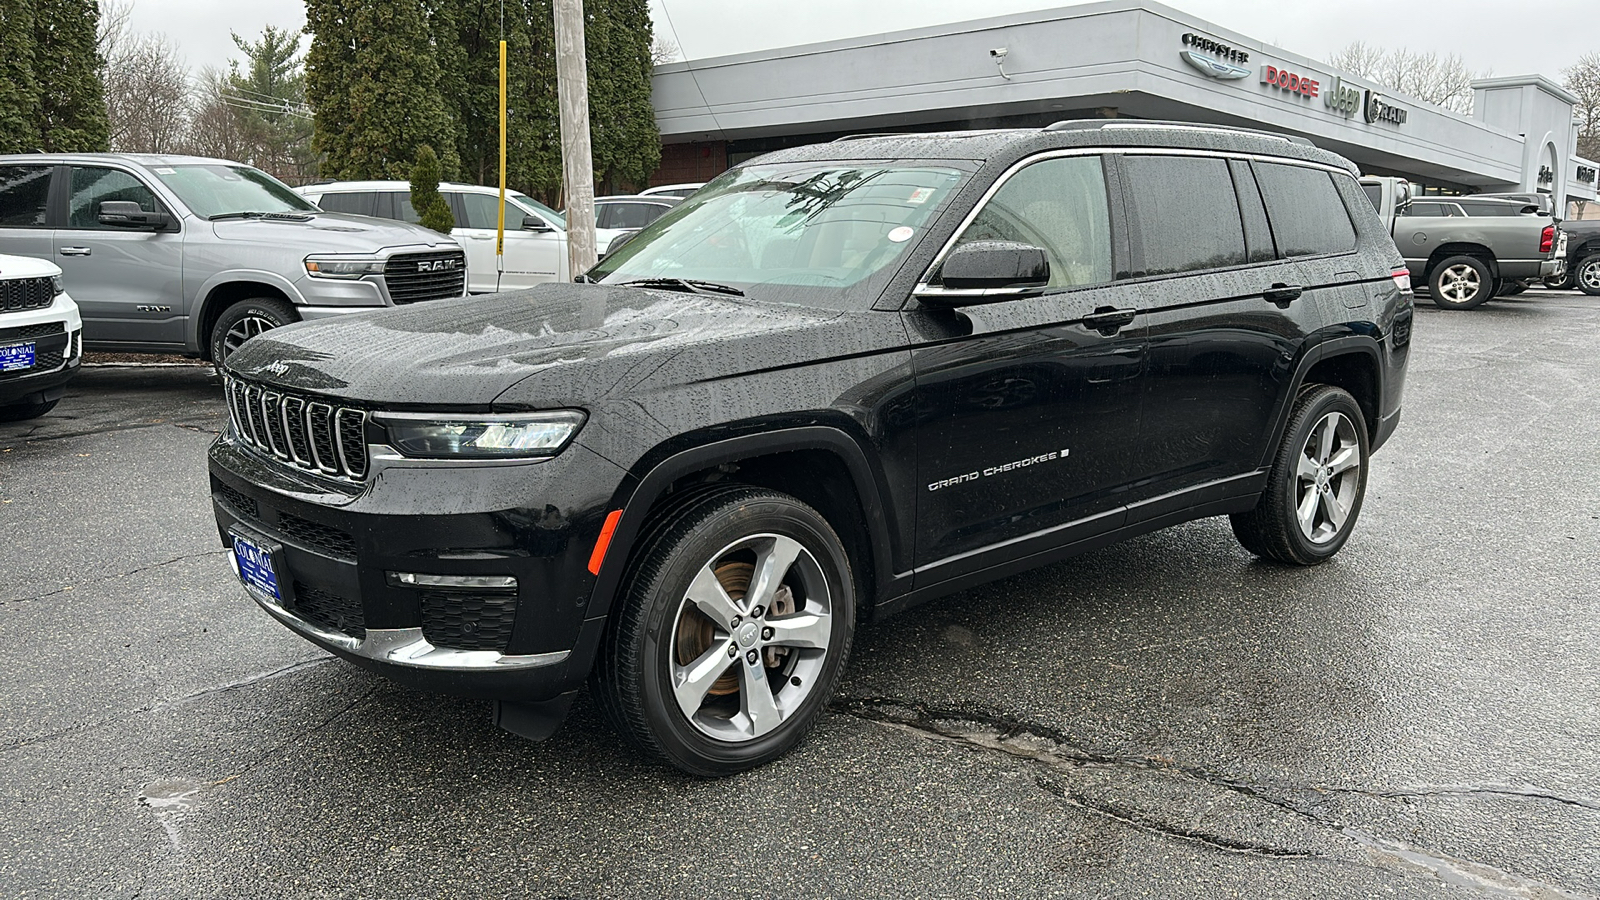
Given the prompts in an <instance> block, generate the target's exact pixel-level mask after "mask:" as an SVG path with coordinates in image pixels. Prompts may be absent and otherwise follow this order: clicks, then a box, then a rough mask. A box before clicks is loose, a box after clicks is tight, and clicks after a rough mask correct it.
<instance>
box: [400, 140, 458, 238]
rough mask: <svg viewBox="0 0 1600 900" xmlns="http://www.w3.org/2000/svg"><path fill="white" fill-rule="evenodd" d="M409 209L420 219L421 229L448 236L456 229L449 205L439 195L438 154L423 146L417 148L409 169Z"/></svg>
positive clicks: (454, 218) (442, 196) (425, 145)
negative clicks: (429, 229) (430, 229)
mask: <svg viewBox="0 0 1600 900" xmlns="http://www.w3.org/2000/svg"><path fill="white" fill-rule="evenodd" d="M411 208H412V209H415V210H416V211H417V215H419V216H421V217H422V227H424V228H432V229H433V230H434V231H437V232H439V233H440V234H449V233H450V229H452V228H454V227H456V217H455V215H454V214H453V213H451V212H450V204H449V203H448V202H447V201H446V200H445V199H444V195H443V194H441V193H439V154H437V153H435V152H433V148H432V147H430V146H428V145H427V144H423V145H422V146H421V147H418V148H417V164H416V165H415V166H413V167H412V169H411Z"/></svg>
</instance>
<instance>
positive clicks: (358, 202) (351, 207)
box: [317, 191, 378, 216]
mask: <svg viewBox="0 0 1600 900" xmlns="http://www.w3.org/2000/svg"><path fill="white" fill-rule="evenodd" d="M317 205H318V206H320V207H322V208H323V209H325V210H327V211H328V212H342V213H355V214H356V215H358V216H371V215H376V214H377V212H378V193H377V192H376V191H340V192H339V193H337V194H323V195H322V202H320V203H318V204H317Z"/></svg>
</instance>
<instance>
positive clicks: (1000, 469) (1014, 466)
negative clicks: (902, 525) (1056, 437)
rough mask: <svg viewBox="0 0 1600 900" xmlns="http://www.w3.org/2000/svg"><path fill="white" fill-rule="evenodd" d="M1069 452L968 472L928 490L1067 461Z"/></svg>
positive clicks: (1047, 454)
mask: <svg viewBox="0 0 1600 900" xmlns="http://www.w3.org/2000/svg"><path fill="white" fill-rule="evenodd" d="M1069 452H1071V451H1070V450H1061V451H1055V450H1051V451H1050V452H1049V453H1041V454H1039V455H1038V456H1030V457H1028V458H1027V459H1016V460H1012V461H1011V462H1008V463H1001V464H1000V465H998V466H990V467H988V468H987V469H978V470H975V471H972V472H968V473H966V474H965V475H957V476H955V477H954V478H946V479H944V480H943V481H935V482H934V483H932V484H930V485H928V490H930V491H937V490H942V489H944V488H949V487H955V486H956V485H958V484H967V483H969V482H973V481H977V480H978V479H980V478H992V477H994V476H996V475H1004V474H1006V473H1008V472H1016V471H1020V470H1022V469H1026V468H1028V467H1029V466H1037V465H1042V464H1044V463H1047V462H1052V461H1054V460H1058V459H1066V458H1067V454H1068V453H1069Z"/></svg>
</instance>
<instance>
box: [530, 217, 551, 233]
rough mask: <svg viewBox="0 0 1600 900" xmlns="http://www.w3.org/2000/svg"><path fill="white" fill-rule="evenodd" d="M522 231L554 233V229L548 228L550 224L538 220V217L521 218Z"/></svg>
mask: <svg viewBox="0 0 1600 900" xmlns="http://www.w3.org/2000/svg"><path fill="white" fill-rule="evenodd" d="M522 230H523V231H539V232H550V231H555V229H554V228H551V227H550V223H549V222H546V221H545V220H543V219H541V218H539V217H538V216H523V217H522Z"/></svg>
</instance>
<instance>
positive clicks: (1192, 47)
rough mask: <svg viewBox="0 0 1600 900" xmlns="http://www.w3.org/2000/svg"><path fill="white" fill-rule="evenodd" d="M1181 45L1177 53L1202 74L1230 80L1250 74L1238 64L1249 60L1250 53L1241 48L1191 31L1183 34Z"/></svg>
mask: <svg viewBox="0 0 1600 900" xmlns="http://www.w3.org/2000/svg"><path fill="white" fill-rule="evenodd" d="M1183 47H1184V49H1182V50H1180V51H1178V55H1179V56H1181V57H1183V61H1184V62H1186V63H1188V64H1189V65H1191V66H1194V67H1195V68H1196V69H1198V70H1199V71H1200V72H1201V74H1203V75H1206V76H1209V77H1211V78H1220V79H1222V80H1223V81H1232V80H1234V79H1236V78H1244V77H1246V76H1247V75H1249V74H1250V70H1249V69H1247V68H1245V67H1244V66H1243V65H1240V63H1247V62H1249V61H1250V54H1248V53H1246V52H1244V51H1243V50H1236V49H1234V48H1233V47H1229V46H1228V45H1227V44H1223V43H1220V42H1218V41H1213V40H1212V39H1210V38H1208V37H1204V36H1202V35H1198V34H1194V33H1192V32H1191V33H1189V34H1185V35H1184V36H1183Z"/></svg>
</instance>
